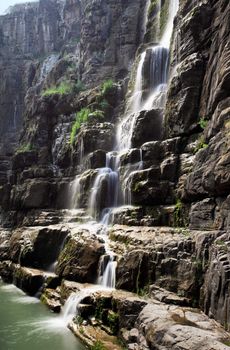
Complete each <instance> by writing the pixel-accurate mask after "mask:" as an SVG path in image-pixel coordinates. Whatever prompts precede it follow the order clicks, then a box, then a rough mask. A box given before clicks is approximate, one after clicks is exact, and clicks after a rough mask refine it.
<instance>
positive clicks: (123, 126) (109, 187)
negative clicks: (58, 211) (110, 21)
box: [64, 0, 178, 318]
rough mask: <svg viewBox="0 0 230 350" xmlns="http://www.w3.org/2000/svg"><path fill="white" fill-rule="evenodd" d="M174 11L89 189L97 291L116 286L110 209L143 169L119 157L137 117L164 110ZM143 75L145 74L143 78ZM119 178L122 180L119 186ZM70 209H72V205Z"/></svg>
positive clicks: (140, 70) (173, 5)
mask: <svg viewBox="0 0 230 350" xmlns="http://www.w3.org/2000/svg"><path fill="white" fill-rule="evenodd" d="M160 5H161V2H160ZM160 5H159V6H160ZM177 7H178V0H171V1H170V9H169V13H170V14H169V18H168V22H167V24H166V27H165V31H164V33H163V36H162V39H161V40H160V43H159V44H158V45H154V46H153V45H151V46H149V47H148V48H146V50H145V51H144V52H142V53H141V54H140V55H139V57H138V59H137V61H138V64H137V69H136V74H135V84H134V89H133V93H132V95H131V97H130V98H129V100H128V103H127V108H126V111H127V112H126V114H125V116H124V118H123V120H122V121H121V123H120V124H119V125H118V126H117V134H116V145H115V147H114V150H113V151H112V152H108V153H107V154H106V162H105V165H104V167H102V168H99V169H97V176H96V178H95V180H94V184H93V187H92V189H91V194H90V199H89V204H88V211H89V212H90V214H91V216H92V217H93V218H94V219H96V220H97V221H100V224H101V227H102V228H101V229H100V235H101V238H102V239H103V240H104V241H105V255H104V256H102V258H101V261H100V266H99V276H98V284H99V285H100V287H99V286H98V288H102V287H107V288H108V287H109V288H115V285H116V266H117V262H116V257H115V254H114V253H113V252H112V251H110V249H109V244H108V243H109V238H108V235H107V234H108V225H109V223H110V220H111V217H112V210H113V208H116V207H117V206H118V205H119V204H122V203H124V202H125V203H128V204H132V196H131V194H132V191H131V187H132V178H133V176H134V175H135V172H137V171H140V170H141V169H143V157H142V152H141V151H140V159H139V161H137V162H136V163H135V164H131V165H129V166H124V165H123V164H122V162H121V159H122V155H123V154H125V153H126V151H127V150H128V149H131V147H132V136H133V129H134V126H135V122H136V118H137V116H138V115H139V113H140V112H141V111H142V110H150V109H152V108H153V107H154V108H163V107H164V100H165V93H166V90H167V83H168V72H169V46H170V40H171V35H172V30H173V20H174V16H175V13H176V10H177ZM146 16H147V12H146ZM146 71H147V73H148V74H146ZM83 155H84V145H82V147H81V152H80V158H81V161H82V158H83ZM121 167H122V169H121ZM120 177H122V178H125V179H124V181H123V182H122V181H121V180H120ZM77 179H78V178H77ZM77 179H76V183H75V185H74V186H75V188H76V191H75V193H79V192H80V180H79V179H78V180H77ZM122 185H123V190H124V191H123V192H124V198H123V201H122V200H121V199H120V197H121V187H122ZM73 192H74V191H73ZM74 198H76V195H74ZM74 205H76V203H75V202H74ZM91 225H92V224H91ZM80 300H82V295H73V296H72V297H70V299H69V300H68V301H67V303H66V305H65V310H64V316H65V317H66V318H68V317H69V315H73V313H75V314H76V307H77V305H78V304H79V302H80Z"/></svg>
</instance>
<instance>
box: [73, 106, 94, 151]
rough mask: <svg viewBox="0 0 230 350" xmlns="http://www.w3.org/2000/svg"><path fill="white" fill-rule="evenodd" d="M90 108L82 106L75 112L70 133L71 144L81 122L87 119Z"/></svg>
mask: <svg viewBox="0 0 230 350" xmlns="http://www.w3.org/2000/svg"><path fill="white" fill-rule="evenodd" d="M89 114H90V109H89V108H82V109H81V110H80V112H78V113H76V120H75V122H74V124H73V126H72V130H71V135H70V143H71V145H73V143H74V140H75V137H76V134H77V131H78V130H79V129H80V127H81V124H83V123H85V122H87V121H88V119H89Z"/></svg>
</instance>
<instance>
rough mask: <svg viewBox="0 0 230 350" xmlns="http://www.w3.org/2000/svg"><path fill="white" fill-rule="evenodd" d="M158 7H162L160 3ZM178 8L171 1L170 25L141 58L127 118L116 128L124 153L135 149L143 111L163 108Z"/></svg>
mask: <svg viewBox="0 0 230 350" xmlns="http://www.w3.org/2000/svg"><path fill="white" fill-rule="evenodd" d="M159 6H160V7H161V1H160V2H159ZM178 7H179V0H171V1H170V3H169V16H168V21H167V23H166V26H165V30H164V32H163V35H162V38H161V40H160V43H159V44H158V45H154V46H150V47H148V48H147V49H146V50H145V51H144V52H142V53H141V55H140V58H139V62H138V66H137V70H136V78H135V85H134V89H133V93H132V95H131V97H130V98H129V101H128V105H127V114H126V116H125V118H124V119H123V120H122V122H121V123H120V124H119V125H118V128H117V137H116V139H117V149H118V150H119V151H125V150H127V149H130V148H131V147H132V135H133V129H134V126H135V122H136V118H137V114H138V113H139V112H140V111H141V110H151V109H152V108H164V104H165V95H166V91H167V83H168V72H169V59H170V58H169V47H170V41H171V37H172V32H173V22H174V18H175V15H176V13H177V10H178ZM146 65H149V67H148V71H149V81H148V84H147V86H146V82H144V71H145V68H146ZM145 74H146V73H145ZM144 95H145V96H144Z"/></svg>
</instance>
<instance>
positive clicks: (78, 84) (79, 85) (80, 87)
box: [73, 80, 85, 94]
mask: <svg viewBox="0 0 230 350" xmlns="http://www.w3.org/2000/svg"><path fill="white" fill-rule="evenodd" d="M84 90H85V85H84V84H83V82H82V81H81V80H78V81H77V82H76V83H75V85H74V86H73V91H74V92H75V93H76V94H79V93H80V92H81V91H84Z"/></svg>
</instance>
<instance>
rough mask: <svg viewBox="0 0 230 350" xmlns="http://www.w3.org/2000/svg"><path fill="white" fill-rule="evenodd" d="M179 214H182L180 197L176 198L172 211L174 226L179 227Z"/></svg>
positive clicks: (180, 221)
mask: <svg viewBox="0 0 230 350" xmlns="http://www.w3.org/2000/svg"><path fill="white" fill-rule="evenodd" d="M181 215H182V202H181V200H180V199H177V201H176V205H175V210H174V213H173V219H174V225H175V226H176V227H179V226H181V224H182V219H181Z"/></svg>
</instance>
